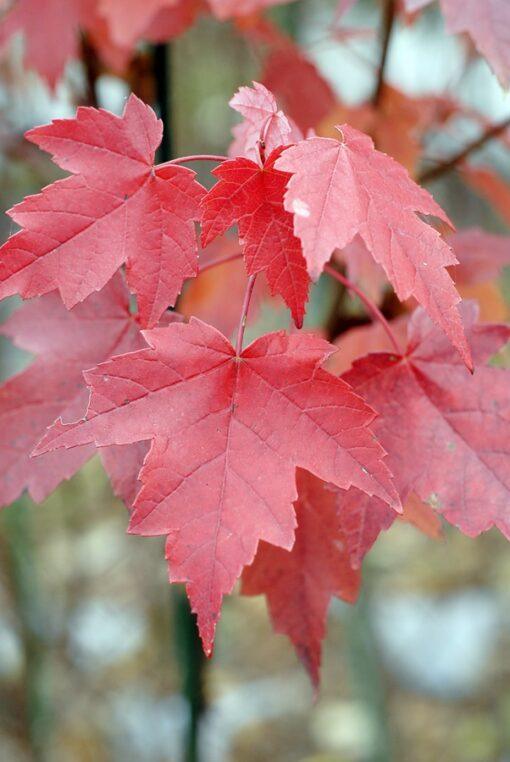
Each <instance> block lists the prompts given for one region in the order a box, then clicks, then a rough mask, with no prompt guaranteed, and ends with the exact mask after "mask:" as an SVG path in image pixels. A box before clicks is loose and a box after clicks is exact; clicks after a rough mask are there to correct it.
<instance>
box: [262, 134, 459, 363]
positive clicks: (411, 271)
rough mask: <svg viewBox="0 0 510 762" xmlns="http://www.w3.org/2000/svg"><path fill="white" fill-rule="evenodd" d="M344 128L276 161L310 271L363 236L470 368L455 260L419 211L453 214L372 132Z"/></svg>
mask: <svg viewBox="0 0 510 762" xmlns="http://www.w3.org/2000/svg"><path fill="white" fill-rule="evenodd" d="M338 130H339V132H340V136H341V140H340V141H338V140H332V139H329V138H309V139H308V140H304V141H301V142H300V143H298V144H297V145H295V146H292V147H290V148H288V149H287V150H286V151H284V153H283V154H282V155H281V156H280V158H279V159H278V160H277V162H276V164H275V166H276V168H277V169H280V170H282V171H284V172H290V173H291V174H292V178H291V180H290V182H289V184H288V190H287V193H286V195H285V208H286V209H287V211H289V212H291V213H293V214H294V232H295V233H296V235H297V236H298V238H299V239H300V240H301V242H302V244H303V253H304V256H305V259H306V261H307V264H308V271H309V272H310V275H311V276H312V278H314V279H316V278H318V277H319V275H320V273H321V271H322V268H323V265H324V263H325V262H327V261H328V260H329V258H330V257H331V254H332V253H333V251H334V250H335V249H336V248H339V249H342V248H344V246H346V245H347V244H348V243H349V242H350V241H352V239H353V238H354V237H355V235H356V234H359V235H360V236H361V238H362V239H363V240H364V242H365V244H366V246H367V247H368V249H369V250H370V251H371V253H372V256H373V257H374V259H375V261H376V262H378V263H379V264H380V265H382V267H383V268H384V270H385V272H386V275H387V277H388V280H389V281H390V282H391V284H392V285H393V287H394V288H395V291H396V293H397V296H398V297H399V299H401V300H404V299H408V298H409V297H410V296H414V297H415V299H417V301H418V302H419V303H420V304H421V305H422V306H423V307H425V309H426V310H427V312H428V313H429V315H430V316H431V317H432V319H433V320H434V321H435V322H436V323H437V324H438V325H439V326H440V327H441V328H442V329H443V330H444V331H445V333H446V334H447V336H448V337H449V338H450V340H451V341H452V343H453V345H454V346H455V347H456V348H457V349H458V351H459V353H460V354H461V356H462V358H463V359H464V361H465V363H466V364H467V365H468V366H469V367H470V366H471V358H470V354H469V347H468V346H467V343H466V338H465V335H464V332H463V329H462V321H461V319H460V316H459V312H458V308H457V304H458V302H459V301H460V297H459V295H458V293H457V291H456V289H455V286H454V284H453V281H452V279H451V278H450V276H449V274H448V272H447V270H446V268H447V267H448V266H449V265H453V264H456V259H455V256H454V255H453V252H452V251H451V249H450V248H449V246H448V245H447V244H446V243H445V242H444V241H443V239H442V238H441V237H440V235H439V233H438V232H437V231H436V230H434V228H432V227H431V226H430V225H428V224H427V223H426V222H424V221H423V220H421V219H420V218H419V217H418V216H417V214H416V213H417V212H419V213H421V214H424V215H425V214H429V215H435V216H436V217H438V218H439V219H441V220H444V221H445V222H448V218H447V217H446V215H445V213H444V212H443V210H442V209H441V207H439V206H438V205H437V204H436V202H435V201H434V199H433V198H432V196H431V195H430V194H429V193H428V192H427V191H426V190H424V189H423V188H420V187H419V186H418V185H416V184H415V183H414V182H413V181H412V180H411V178H410V177H409V175H408V173H407V172H406V170H405V169H404V168H403V167H402V166H400V165H399V164H397V162H395V161H394V160H393V159H391V158H390V157H389V156H386V154H383V153H381V152H379V151H376V150H375V149H374V144H373V142H372V140H371V139H370V138H369V137H368V136H367V135H364V134H363V133H361V132H358V130H355V129H354V128H352V127H349V126H348V125H343V126H342V127H338Z"/></svg>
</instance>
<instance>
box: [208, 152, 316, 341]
mask: <svg viewBox="0 0 510 762" xmlns="http://www.w3.org/2000/svg"><path fill="white" fill-rule="evenodd" d="M280 153H281V149H279V150H277V151H274V152H273V153H272V154H271V156H269V158H268V159H267V161H266V162H265V163H264V166H263V167H261V166H259V165H258V164H256V163H255V162H253V161H251V160H250V159H244V158H237V159H232V160H230V161H226V162H223V164H221V165H220V166H218V167H217V168H216V169H215V170H213V174H214V175H215V176H216V177H217V178H218V182H217V183H216V185H215V186H214V187H213V188H212V190H210V191H209V193H208V194H207V195H206V196H205V198H204V199H203V201H202V208H203V216H202V243H203V245H204V246H206V245H207V244H209V243H211V241H213V240H214V239H215V238H216V237H217V236H218V235H220V234H222V233H225V232H226V231H227V230H228V229H229V228H230V227H231V226H232V225H234V224H235V223H237V225H238V228H239V240H240V243H241V246H242V248H243V254H244V258H245V262H246V268H247V270H248V273H249V275H254V274H256V273H258V272H262V271H264V272H265V273H266V276H267V280H268V283H269V287H270V289H271V293H273V294H275V293H278V294H281V296H282V297H283V298H284V299H285V302H286V303H287V305H288V306H289V308H290V310H291V312H292V316H293V318H294V321H295V323H296V325H297V326H298V327H300V326H301V325H302V323H303V317H304V313H305V304H306V301H307V299H308V289H309V284H310V278H309V276H308V273H307V270H306V262H305V260H304V257H303V253H302V249H301V243H300V241H299V240H298V239H297V238H296V236H295V235H294V232H293V220H292V215H290V214H289V213H288V212H286V211H285V209H284V207H283V194H284V192H285V186H286V183H287V181H288V179H289V175H287V174H286V173H285V172H279V171H278V170H276V169H275V168H274V165H275V161H276V159H277V158H278V156H279V155H280Z"/></svg>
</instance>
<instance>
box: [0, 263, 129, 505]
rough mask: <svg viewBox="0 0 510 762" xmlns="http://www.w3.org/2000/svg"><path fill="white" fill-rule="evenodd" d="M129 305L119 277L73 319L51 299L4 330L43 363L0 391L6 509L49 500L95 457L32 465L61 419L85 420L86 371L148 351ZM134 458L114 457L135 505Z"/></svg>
mask: <svg viewBox="0 0 510 762" xmlns="http://www.w3.org/2000/svg"><path fill="white" fill-rule="evenodd" d="M128 297H129V294H128V293H127V291H126V289H125V287H124V285H123V283H122V280H121V278H120V277H119V276H116V277H115V278H114V279H113V280H112V281H110V283H109V284H108V286H107V287H106V288H105V289H103V291H102V292H101V293H100V294H94V295H92V296H90V297H89V298H88V299H87V300H86V301H85V302H84V303H83V304H80V305H78V306H77V307H75V309H74V310H71V311H67V310H66V309H65V308H64V306H63V305H62V302H61V301H60V299H59V298H58V296H57V295H56V294H48V295H47V296H44V297H41V298H40V299H37V300H35V301H34V302H31V303H29V304H27V305H25V306H23V307H21V308H20V309H19V310H18V311H17V312H15V313H14V315H12V316H11V317H10V318H9V320H8V321H7V322H6V323H5V324H4V325H3V326H2V327H1V328H0V331H1V333H2V334H3V335H4V336H8V337H9V338H11V339H12V341H13V342H14V343H15V344H16V345H17V346H18V347H20V348H22V349H26V350H28V351H30V352H33V353H34V354H35V355H36V356H37V359H36V360H35V361H34V362H33V363H32V364H31V365H30V366H29V367H28V368H27V369H26V370H24V371H22V372H21V373H19V374H18V375H16V376H14V377H13V378H11V379H9V380H8V381H7V382H6V383H4V384H2V386H0V427H1V430H2V438H1V445H0V505H7V504H9V503H10V502H12V501H13V500H15V499H16V498H17V497H19V495H20V494H21V492H22V491H23V490H24V489H28V490H29V492H30V494H31V495H32V497H33V498H34V500H38V501H39V500H43V499H44V498H45V497H46V496H47V495H48V494H49V493H50V492H51V491H52V490H53V489H54V488H55V487H56V486H57V485H58V484H59V483H60V482H61V481H62V480H63V479H68V478H69V477H70V476H72V475H73V474H74V473H75V472H76V471H77V470H78V469H79V468H80V467H81V466H82V465H83V463H85V462H86V461H87V460H88V459H89V458H90V457H91V455H92V454H93V453H94V451H95V450H94V447H91V446H90V445H86V446H84V447H80V448H77V449H76V450H69V451H66V452H63V453H62V452H60V453H48V454H47V455H43V456H41V457H40V458H37V459H30V453H31V452H32V450H33V448H34V447H35V445H36V444H37V442H38V441H39V440H40V439H41V437H42V436H43V434H44V433H45V431H46V429H47V427H48V426H50V425H51V424H52V423H53V421H54V420H55V419H56V418H58V417H61V418H62V419H63V420H64V421H75V420H77V419H79V418H81V417H82V416H83V415H84V413H85V411H86V408H87V400H88V392H87V387H86V385H85V381H84V379H83V376H82V371H83V370H85V369H86V368H90V367H92V366H94V365H95V364H97V363H98V362H102V361H103V360H105V359H107V358H109V357H110V356H111V355H112V354H117V353H122V352H129V351H131V350H134V349H137V348H139V347H140V346H143V343H144V342H143V340H142V337H141V334H140V331H139V328H138V325H137V323H136V321H135V320H134V319H133V318H132V317H131V315H130V314H129V299H128ZM132 456H133V453H132V452H130V451H129V448H122V450H119V451H117V452H115V453H106V458H107V465H108V466H110V465H111V468H110V467H109V468H108V470H109V471H110V473H111V474H113V475H114V484H115V487H116V491H117V493H118V494H120V495H121V497H123V498H124V499H126V501H128V502H129V501H130V500H131V501H132V499H133V497H134V495H133V492H134V487H133V480H135V479H136V475H137V473H138V471H139V470H140V467H141V462H140V461H139V465H138V469H136V465H135V466H134V467H132V468H131V467H130V466H129V462H127V459H128V460H129V459H131V458H132ZM117 474H118V475H117ZM121 474H122V477H121ZM128 482H129V485H128V484H127V483H128Z"/></svg>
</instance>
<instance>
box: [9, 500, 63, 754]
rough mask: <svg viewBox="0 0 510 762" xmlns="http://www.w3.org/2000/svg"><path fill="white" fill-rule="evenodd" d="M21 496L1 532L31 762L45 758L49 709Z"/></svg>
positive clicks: (40, 615)
mask: <svg viewBox="0 0 510 762" xmlns="http://www.w3.org/2000/svg"><path fill="white" fill-rule="evenodd" d="M32 510H33V505H32V504H31V502H30V501H29V500H28V498H22V499H21V500H18V501H17V502H15V503H13V504H12V505H11V506H10V507H9V508H7V509H5V510H4V511H3V516H2V523H3V535H4V542H5V559H6V566H7V575H8V579H9V582H10V585H11V591H12V596H13V599H14V602H15V607H16V614H17V616H18V620H19V635H20V637H21V642H22V647H23V657H24V713H23V715H24V722H25V735H26V739H27V741H28V744H29V746H30V750H31V757H32V759H33V760H34V762H49V760H50V756H49V752H48V742H49V738H50V734H51V724H52V722H51V720H52V713H51V709H50V700H49V695H48V694H49V690H48V677H49V674H48V669H47V665H46V654H47V646H46V642H45V627H46V624H45V616H44V607H43V602H42V598H41V594H40V591H39V589H38V585H37V581H38V579H39V576H38V571H37V566H36V562H35V560H34V552H33V551H34V544H33V541H32V526H31V511H32Z"/></svg>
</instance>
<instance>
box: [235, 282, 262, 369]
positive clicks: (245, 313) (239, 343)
mask: <svg viewBox="0 0 510 762" xmlns="http://www.w3.org/2000/svg"><path fill="white" fill-rule="evenodd" d="M256 277H257V276H256V275H250V277H249V278H248V284H247V286H246V292H245V294H244V301H243V307H242V310H241V319H240V320H239V329H238V331H237V341H236V355H237V356H238V357H240V356H241V352H242V351H243V339H244V331H245V328H246V320H247V318H248V310H249V308H250V302H251V297H252V294H253V287H254V286H255V279H256Z"/></svg>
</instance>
